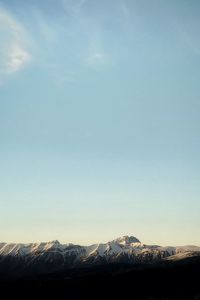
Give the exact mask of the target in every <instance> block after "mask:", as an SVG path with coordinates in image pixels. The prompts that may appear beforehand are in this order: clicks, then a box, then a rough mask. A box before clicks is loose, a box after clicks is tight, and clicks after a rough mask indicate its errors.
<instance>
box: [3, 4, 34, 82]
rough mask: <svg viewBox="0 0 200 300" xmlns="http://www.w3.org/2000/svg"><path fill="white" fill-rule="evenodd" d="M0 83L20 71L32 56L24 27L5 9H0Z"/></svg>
mask: <svg viewBox="0 0 200 300" xmlns="http://www.w3.org/2000/svg"><path fill="white" fill-rule="evenodd" d="M0 28H1V31H0V45H1V47H0V82H1V83H2V82H3V81H4V80H5V79H6V78H7V77H8V76H9V75H11V74H13V73H16V72H18V71H20V70H21V69H22V68H23V67H24V66H25V65H26V64H27V63H28V62H29V61H30V58H31V55H30V53H29V51H28V50H27V46H26V37H25V36H26V34H25V30H24V28H23V26H22V25H21V24H20V23H19V22H18V21H16V20H15V18H14V17H13V16H12V15H11V14H10V13H9V12H8V11H6V10H5V9H3V8H1V7H0Z"/></svg>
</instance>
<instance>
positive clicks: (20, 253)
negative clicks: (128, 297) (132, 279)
mask: <svg viewBox="0 0 200 300" xmlns="http://www.w3.org/2000/svg"><path fill="white" fill-rule="evenodd" d="M199 251H200V247H196V246H184V247H161V246H158V245H145V244H142V243H141V242H140V241H139V240H138V239H137V238H135V237H133V236H123V237H120V238H117V239H115V240H112V241H110V242H107V243H99V244H94V245H90V246H80V245H74V244H60V243H59V242H58V241H52V242H48V243H38V244H37V243H32V244H6V243H0V278H1V277H3V278H5V277H18V278H19V277H23V276H29V275H38V274H39V275H40V274H47V273H48V274H49V273H52V272H58V271H63V270H67V269H73V268H84V267H90V266H99V265H106V264H126V265H131V266H132V265H138V264H148V263H156V262H160V261H167V260H169V259H170V260H178V259H180V258H181V257H184V256H185V255H186V256H187V255H190V254H191V253H194V252H199Z"/></svg>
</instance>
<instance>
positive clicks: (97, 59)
mask: <svg viewBox="0 0 200 300" xmlns="http://www.w3.org/2000/svg"><path fill="white" fill-rule="evenodd" d="M85 62H86V64H87V65H88V66H90V67H93V68H101V67H103V66H106V65H107V64H108V63H109V58H108V55H107V54H106V53H104V52H101V51H94V52H91V53H89V55H88V57H87V58H86V60H85Z"/></svg>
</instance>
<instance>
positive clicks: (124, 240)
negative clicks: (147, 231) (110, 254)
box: [113, 235, 140, 245]
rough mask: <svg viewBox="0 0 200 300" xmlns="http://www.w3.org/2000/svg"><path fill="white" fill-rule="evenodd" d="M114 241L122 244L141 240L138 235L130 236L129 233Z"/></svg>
mask: <svg viewBox="0 0 200 300" xmlns="http://www.w3.org/2000/svg"><path fill="white" fill-rule="evenodd" d="M113 242H114V243H117V244H122V245H130V244H132V243H140V241H139V240H138V239H137V238H136V237H134V236H128V235H124V236H121V237H119V238H117V239H115V240H113Z"/></svg>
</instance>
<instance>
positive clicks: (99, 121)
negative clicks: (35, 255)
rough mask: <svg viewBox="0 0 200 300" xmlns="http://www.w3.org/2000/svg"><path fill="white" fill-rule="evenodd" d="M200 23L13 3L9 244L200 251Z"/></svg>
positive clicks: (76, 2) (1, 106)
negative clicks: (126, 241)
mask: <svg viewBox="0 0 200 300" xmlns="http://www.w3.org/2000/svg"><path fill="white" fill-rule="evenodd" d="M199 12H200V1H198V0H168V1H164V0H151V1H148V0H141V1H136V0H101V1H99V0H43V1H40V0H29V1H27V0H17V1H16V0H9V1H7V0H0V241H4V242H37V241H49V240H55V239H58V240H59V241H60V242H72V243H79V244H85V245H87V244H92V243H96V242H99V241H101V242H106V241H109V240H112V239H114V238H116V237H118V236H122V235H133V236H136V237H137V238H139V239H140V240H141V242H143V243H146V244H151V243H153V244H162V245H184V244H196V245H200V218H199V211H200V134H199V133H200V100H199V96H200V84H199V78H200V19H199Z"/></svg>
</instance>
